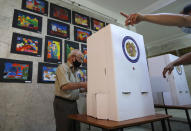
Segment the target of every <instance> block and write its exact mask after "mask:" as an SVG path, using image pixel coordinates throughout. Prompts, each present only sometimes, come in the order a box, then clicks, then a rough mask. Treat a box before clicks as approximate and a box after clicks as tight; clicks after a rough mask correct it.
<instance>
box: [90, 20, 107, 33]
mask: <svg viewBox="0 0 191 131" xmlns="http://www.w3.org/2000/svg"><path fill="white" fill-rule="evenodd" d="M104 26H105V23H104V22H102V21H100V20H97V19H94V18H91V28H92V30H95V31H98V30H100V29H101V28H103V27H104Z"/></svg>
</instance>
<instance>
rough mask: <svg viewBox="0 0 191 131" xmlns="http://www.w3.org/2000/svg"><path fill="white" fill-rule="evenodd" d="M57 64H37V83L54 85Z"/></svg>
mask: <svg viewBox="0 0 191 131" xmlns="http://www.w3.org/2000/svg"><path fill="white" fill-rule="evenodd" d="M57 67H58V64H50V63H43V62H39V63H38V78H37V82H38V83H49V84H50V83H54V82H55V80H56V69H57Z"/></svg>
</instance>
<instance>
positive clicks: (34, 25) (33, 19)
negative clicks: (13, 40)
mask: <svg viewBox="0 0 191 131" xmlns="http://www.w3.org/2000/svg"><path fill="white" fill-rule="evenodd" d="M12 26H13V27H15V28H19V29H23V30H27V31H32V32H37V33H41V31H42V17H40V16H37V15H33V14H29V13H26V12H23V11H19V10H16V9H15V10H14V18H13V24H12Z"/></svg>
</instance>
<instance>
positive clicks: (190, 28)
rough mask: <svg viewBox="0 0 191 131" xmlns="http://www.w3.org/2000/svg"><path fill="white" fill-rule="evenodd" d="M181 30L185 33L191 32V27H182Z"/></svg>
mask: <svg viewBox="0 0 191 131" xmlns="http://www.w3.org/2000/svg"><path fill="white" fill-rule="evenodd" d="M181 30H182V32H184V33H188V34H191V27H182V28H181Z"/></svg>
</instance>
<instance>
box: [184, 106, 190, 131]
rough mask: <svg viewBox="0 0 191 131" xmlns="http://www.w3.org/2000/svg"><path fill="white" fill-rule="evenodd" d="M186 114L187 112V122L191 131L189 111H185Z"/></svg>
mask: <svg viewBox="0 0 191 131" xmlns="http://www.w3.org/2000/svg"><path fill="white" fill-rule="evenodd" d="M185 112H186V117H187V120H188V125H189V127H190V131H191V121H190V115H189V112H188V109H185Z"/></svg>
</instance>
